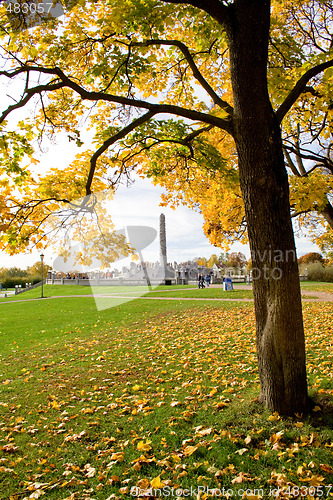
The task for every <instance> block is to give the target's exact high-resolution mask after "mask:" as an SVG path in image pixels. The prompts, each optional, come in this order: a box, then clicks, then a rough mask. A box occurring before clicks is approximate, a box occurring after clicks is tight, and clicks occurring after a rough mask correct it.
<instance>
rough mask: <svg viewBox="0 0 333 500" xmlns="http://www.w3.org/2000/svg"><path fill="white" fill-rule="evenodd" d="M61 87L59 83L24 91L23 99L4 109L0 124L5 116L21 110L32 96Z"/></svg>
mask: <svg viewBox="0 0 333 500" xmlns="http://www.w3.org/2000/svg"><path fill="white" fill-rule="evenodd" d="M63 87H65V84H64V83H62V82H59V83H54V84H48V85H38V86H37V87H33V88H31V89H25V94H26V95H25V97H23V98H22V99H21V100H20V101H18V102H17V103H16V104H12V105H11V106H8V108H7V109H5V111H4V112H3V113H2V114H1V115H0V123H2V122H3V121H4V120H5V119H6V118H7V116H8V115H9V114H10V113H11V112H12V111H14V110H15V109H19V108H23V107H24V106H25V105H26V104H27V103H28V102H29V101H30V99H31V98H32V97H33V96H34V95H36V94H41V93H42V92H44V91H52V90H58V89H61V88H63Z"/></svg>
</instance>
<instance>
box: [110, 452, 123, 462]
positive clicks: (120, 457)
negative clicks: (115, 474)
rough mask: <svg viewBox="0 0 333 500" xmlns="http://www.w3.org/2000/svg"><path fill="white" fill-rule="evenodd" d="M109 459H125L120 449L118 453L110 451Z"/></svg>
mask: <svg viewBox="0 0 333 500" xmlns="http://www.w3.org/2000/svg"><path fill="white" fill-rule="evenodd" d="M111 460H115V461H116V462H123V461H124V460H125V455H124V453H123V452H122V451H119V452H118V453H112V455H111Z"/></svg>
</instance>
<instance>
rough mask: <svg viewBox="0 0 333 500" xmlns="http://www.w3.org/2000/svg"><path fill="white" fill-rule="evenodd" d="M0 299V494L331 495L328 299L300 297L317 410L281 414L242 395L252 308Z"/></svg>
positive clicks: (252, 363)
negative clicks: (1, 301)
mask: <svg viewBox="0 0 333 500" xmlns="http://www.w3.org/2000/svg"><path fill="white" fill-rule="evenodd" d="M61 288H64V289H65V288H67V289H68V288H69V287H61ZM45 291H47V289H45ZM195 291H196V290H194V291H193V292H195ZM32 292H35V291H34V290H32V291H30V292H27V294H28V293H32ZM188 292H190V290H188ZM198 292H200V294H202V293H205V292H213V289H208V290H200V291H199V290H198ZM162 293H163V291H162ZM168 293H169V292H168ZM170 293H172V294H173V293H174V292H170ZM175 293H176V292H175ZM177 293H178V292H177ZM180 293H183V291H182V290H181V291H180ZM191 293H192V292H191ZM22 295H26V294H22ZM18 298H19V297H18ZM0 307H1V308H0V311H1V320H0V323H1V324H0V338H1V351H0V354H1V357H0V359H1V370H0V472H1V474H0V492H1V493H0V498H1V499H2V500H4V499H5V498H7V499H10V498H12V499H15V500H23V499H24V498H39V496H40V495H42V493H45V494H44V496H41V498H44V499H45V500H64V499H67V500H79V499H84V498H85V499H88V498H90V499H96V500H99V499H100V500H106V499H108V498H110V499H111V498H112V499H117V498H118V499H125V498H127V499H128V498H133V497H134V493H135V492H138V491H139V489H141V490H142V491H146V490H149V488H166V489H165V490H164V491H171V490H172V488H174V492H175V491H176V489H177V490H181V489H182V490H183V495H179V496H180V498H182V497H186V496H187V497H189V496H188V494H187V489H190V488H191V487H192V489H193V490H194V489H195V488H196V489H198V487H201V488H203V489H201V492H204V491H207V488H209V489H210V490H213V489H216V491H218V490H222V488H223V487H224V488H225V489H230V490H232V492H233V496H235V497H236V498H242V496H241V495H239V491H240V489H242V490H244V491H245V490H248V495H246V496H243V498H260V497H263V498H272V495H269V492H270V491H271V490H273V489H274V490H275V491H277V490H278V489H280V490H279V491H280V492H281V498H297V495H296V494H297V492H298V493H300V492H301V493H302V498H306V496H305V495H304V494H303V493H309V492H310V493H313V492H314V490H313V489H312V490H311V491H310V489H309V488H310V487H313V488H316V490H315V491H316V492H317V493H318V492H319V493H318V495H317V496H318V497H323V498H327V497H329V495H330V493H332V494H333V491H332V490H329V485H330V484H332V473H333V469H332V465H331V464H332V450H333V432H332V427H333V411H332V405H331V406H330V404H329V401H331V400H332V399H331V398H332V393H333V384H332V371H331V366H332V349H331V342H332V323H331V318H332V313H333V305H331V304H328V303H321V304H306V305H305V306H304V317H305V329H306V342H307V351H308V374H309V388H310V392H311V394H312V395H313V396H314V397H315V398H316V400H317V402H318V405H317V407H316V408H315V410H316V411H315V412H314V413H313V414H312V415H311V416H309V417H306V418H302V416H300V415H299V416H298V418H297V417H295V418H294V419H290V418H289V419H281V418H280V417H279V416H278V415H276V414H274V415H271V414H270V413H269V412H268V411H267V410H265V409H263V408H262V406H261V405H260V404H259V403H258V402H257V400H256V395H257V394H258V377H257V369H256V355H255V342H254V313H253V304H252V303H240V302H239V303H237V302H232V303H231V302H218V303H216V302H208V301H207V302H206V301H205V302H197V301H181V300H179V301H174V300H172V301H171V300H170V301H168V300H165V301H157V300H144V299H140V300H133V301H131V302H129V303H127V304H124V305H122V306H119V307H113V308H111V309H106V310H104V311H100V312H98V311H97V310H96V307H95V302H94V299H93V298H92V297H78V298H77V297H66V298H55V299H52V300H32V301H25V302H16V303H15V301H13V302H11V303H9V302H8V303H7V304H1V306H0ZM135 488H137V489H135ZM205 488H206V490H205ZM288 488H289V490H288ZM297 488H298V489H297ZM300 488H303V489H302V490H301V489H300ZM261 489H262V490H263V491H261ZM250 490H251V492H252V493H253V494H252V496H251V495H250ZM254 490H258V491H254ZM320 491H323V492H324V493H325V496H324V495H320ZM131 492H132V495H131ZM178 493H180V491H178ZM31 495H33V496H31ZM169 496H170V497H171V494H170V495H169ZM229 496H230V495H229ZM210 497H213V495H212V494H210V495H208V498H210ZM157 498H158V495H157ZM174 498H176V495H175V493H174ZM190 498H197V495H196V494H195V495H193V496H192V497H190ZM200 498H202V499H204V498H205V497H204V496H203V495H201V497H200ZM225 498H226V497H225ZM308 498H309V499H310V498H312V497H311V496H310V495H308ZM313 498H316V497H313Z"/></svg>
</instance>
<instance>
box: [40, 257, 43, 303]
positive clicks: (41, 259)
mask: <svg viewBox="0 0 333 500" xmlns="http://www.w3.org/2000/svg"><path fill="white" fill-rule="evenodd" d="M43 259H44V254H42V253H41V254H40V261H41V264H42V271H41V272H42V294H41V299H42V298H43V297H44V294H43V281H44V276H43Z"/></svg>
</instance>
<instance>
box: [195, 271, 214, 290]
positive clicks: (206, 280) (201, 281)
mask: <svg viewBox="0 0 333 500" xmlns="http://www.w3.org/2000/svg"><path fill="white" fill-rule="evenodd" d="M210 282H211V276H210V274H207V276H204V275H203V274H199V275H198V288H205V287H206V286H207V288H208V287H209V285H210Z"/></svg>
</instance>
